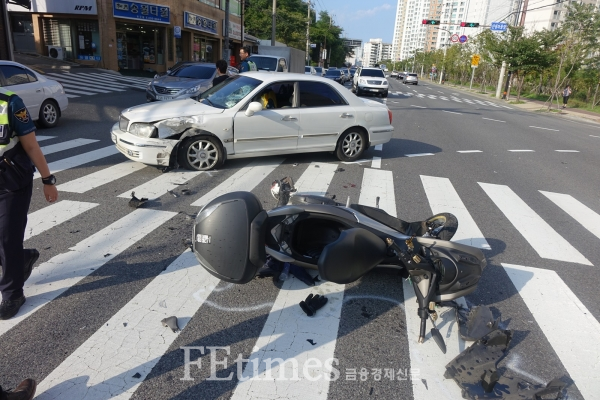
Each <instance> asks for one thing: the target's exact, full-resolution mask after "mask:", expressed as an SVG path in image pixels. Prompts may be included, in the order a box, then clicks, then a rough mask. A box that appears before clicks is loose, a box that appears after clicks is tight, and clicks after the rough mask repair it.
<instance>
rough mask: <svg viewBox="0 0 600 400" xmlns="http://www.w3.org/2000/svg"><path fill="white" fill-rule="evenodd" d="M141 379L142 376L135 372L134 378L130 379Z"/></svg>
mask: <svg viewBox="0 0 600 400" xmlns="http://www.w3.org/2000/svg"><path fill="white" fill-rule="evenodd" d="M141 377H142V375H141V374H140V373H139V372H136V373H135V375H134V376H132V378H135V379H140V378H141Z"/></svg>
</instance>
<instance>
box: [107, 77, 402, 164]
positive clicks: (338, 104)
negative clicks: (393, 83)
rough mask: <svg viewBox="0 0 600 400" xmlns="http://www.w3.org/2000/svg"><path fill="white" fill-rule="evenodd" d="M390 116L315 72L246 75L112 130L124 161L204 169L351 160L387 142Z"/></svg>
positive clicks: (156, 106) (141, 113)
mask: <svg viewBox="0 0 600 400" xmlns="http://www.w3.org/2000/svg"><path fill="white" fill-rule="evenodd" d="M393 130H394V127H393V126H392V113H391V112H390V110H389V109H388V108H387V106H385V105H384V104H381V103H378V102H376V101H372V100H367V99H360V98H358V97H356V96H355V95H354V94H353V93H351V92H350V91H349V90H347V89H345V88H344V87H342V86H340V85H338V84H336V83H333V82H331V81H330V80H328V79H324V78H321V77H319V76H315V75H304V74H293V73H289V74H281V73H279V74H278V73H273V72H247V73H244V74H240V75H238V76H236V77H234V78H232V79H229V80H227V81H225V82H224V83H223V84H221V85H217V86H215V87H213V88H211V89H209V90H207V91H206V92H204V93H203V94H202V95H201V96H200V97H199V98H198V99H197V100H196V99H193V98H189V99H183V100H171V101H166V102H160V103H149V104H143V105H140V106H136V107H132V108H128V109H126V110H124V111H123V112H122V113H121V116H120V119H119V122H117V123H116V124H115V125H114V126H113V127H112V130H111V138H112V141H113V142H114V143H115V144H116V146H117V149H118V150H119V151H120V152H121V153H123V154H124V155H125V156H127V157H128V158H129V159H131V160H134V161H139V162H141V163H144V164H149V165H155V166H158V167H162V168H176V167H177V166H179V165H181V166H183V167H185V168H187V169H191V170H198V171H206V170H210V169H213V168H217V167H219V166H220V165H222V163H223V162H224V161H225V160H226V159H235V158H244V157H257V156H270V155H275V154H293V153H308V152H324V151H328V152H335V154H336V156H337V157H338V158H339V159H340V160H342V161H354V160H356V159H358V158H360V156H361V155H362V154H363V152H364V151H365V150H366V149H367V148H368V147H370V146H374V145H377V144H382V143H387V142H388V141H389V140H390V138H391V137H392V133H393Z"/></svg>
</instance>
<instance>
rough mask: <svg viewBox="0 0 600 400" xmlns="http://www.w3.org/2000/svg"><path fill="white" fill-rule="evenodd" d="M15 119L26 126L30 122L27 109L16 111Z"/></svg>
mask: <svg viewBox="0 0 600 400" xmlns="http://www.w3.org/2000/svg"><path fill="white" fill-rule="evenodd" d="M15 118H16V119H18V120H19V121H21V122H22V123H24V124H26V123H28V122H29V112H28V111H27V108H26V107H23V108H21V109H20V110H19V111H15Z"/></svg>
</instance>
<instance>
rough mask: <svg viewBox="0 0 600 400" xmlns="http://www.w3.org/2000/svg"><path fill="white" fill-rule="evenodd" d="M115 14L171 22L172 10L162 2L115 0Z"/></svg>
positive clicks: (164, 22) (128, 17)
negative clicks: (161, 3)
mask: <svg viewBox="0 0 600 400" xmlns="http://www.w3.org/2000/svg"><path fill="white" fill-rule="evenodd" d="M113 15H114V16H115V17H117V18H127V19H136V20H141V21H152V22H160V23H162V24H168V23H170V17H171V10H170V9H169V7H168V6H163V5H160V4H149V3H142V2H139V1H124V0H113Z"/></svg>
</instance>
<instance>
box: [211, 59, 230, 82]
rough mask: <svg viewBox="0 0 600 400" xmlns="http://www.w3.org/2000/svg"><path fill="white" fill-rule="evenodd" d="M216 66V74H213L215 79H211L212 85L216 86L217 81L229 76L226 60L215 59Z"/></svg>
mask: <svg viewBox="0 0 600 400" xmlns="http://www.w3.org/2000/svg"><path fill="white" fill-rule="evenodd" d="M216 66H217V76H215V79H213V81H212V84H213V86H217V85H218V84H219V83H221V82H223V81H224V80H226V79H227V78H229V76H228V75H227V61H225V60H219V61H217V63H216Z"/></svg>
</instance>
